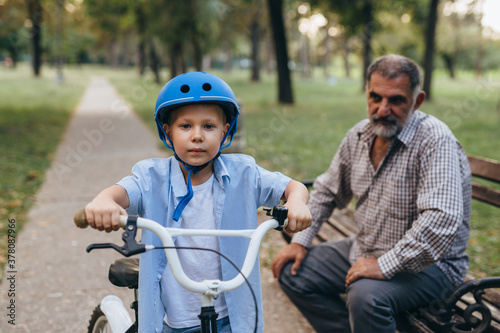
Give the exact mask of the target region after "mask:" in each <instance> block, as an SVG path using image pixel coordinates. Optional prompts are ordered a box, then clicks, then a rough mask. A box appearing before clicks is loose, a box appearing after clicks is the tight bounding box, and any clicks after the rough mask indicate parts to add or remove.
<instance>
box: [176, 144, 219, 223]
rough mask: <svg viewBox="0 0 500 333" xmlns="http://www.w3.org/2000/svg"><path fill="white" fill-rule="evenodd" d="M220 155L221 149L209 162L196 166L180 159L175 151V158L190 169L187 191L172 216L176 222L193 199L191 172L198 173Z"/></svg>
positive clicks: (185, 167)
mask: <svg viewBox="0 0 500 333" xmlns="http://www.w3.org/2000/svg"><path fill="white" fill-rule="evenodd" d="M219 156H220V150H219V152H218V153H217V155H215V157H214V158H212V159H211V160H210V161H208V162H207V163H205V164H202V165H196V166H195V165H190V164H187V163H185V162H184V161H183V160H181V159H180V157H179V156H178V155H177V153H176V152H175V151H174V157H175V159H176V160H178V161H179V162H181V163H182V166H183V167H184V169H186V170H187V171H188V175H187V182H186V183H187V184H186V187H187V193H186V195H185V196H183V197H182V198H181V199H180V201H179V203H178V204H177V207H175V210H174V215H173V216H172V219H173V220H174V221H176V222H177V221H179V218H180V217H181V214H182V211H183V210H184V208H186V206H187V204H188V203H189V201H191V199H192V198H193V195H194V192H193V186H192V185H191V174H192V173H194V174H195V175H196V174H197V173H198V172H200V171H201V170H203V169H204V168H206V167H207V166H208V165H209V164H210V162H212V161H213V160H215V159H216V158H218V157H219Z"/></svg>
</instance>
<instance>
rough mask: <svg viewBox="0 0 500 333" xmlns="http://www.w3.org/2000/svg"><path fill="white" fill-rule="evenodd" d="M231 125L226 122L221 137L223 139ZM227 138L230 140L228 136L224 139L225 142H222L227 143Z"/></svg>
mask: <svg viewBox="0 0 500 333" xmlns="http://www.w3.org/2000/svg"><path fill="white" fill-rule="evenodd" d="M230 126H231V125H230V124H229V123H226V124H225V125H224V129H223V130H222V137H221V140H222V139H223V138H224V136H225V135H226V133H227V131H229V127H230ZM227 140H228V138H227V137H226V140H224V142H222V144H226V142H227Z"/></svg>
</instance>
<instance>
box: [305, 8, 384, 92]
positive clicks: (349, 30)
mask: <svg viewBox="0 0 500 333" xmlns="http://www.w3.org/2000/svg"><path fill="white" fill-rule="evenodd" d="M311 3H312V4H314V5H317V6H320V7H322V8H324V9H327V10H329V11H332V12H334V13H336V14H337V16H338V18H339V24H340V25H341V26H342V27H343V33H344V38H345V41H348V40H349V39H350V38H351V37H353V36H357V37H358V38H361V41H362V58H363V72H362V73H363V77H362V82H363V87H362V88H363V89H364V86H365V80H366V70H367V68H368V66H369V65H370V63H371V61H372V55H373V51H372V47H371V41H372V38H373V35H374V32H375V29H376V28H377V22H376V21H375V16H374V11H375V8H374V2H373V0H312V1H311Z"/></svg>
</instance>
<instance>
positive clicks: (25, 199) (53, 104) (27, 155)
mask: <svg viewBox="0 0 500 333" xmlns="http://www.w3.org/2000/svg"><path fill="white" fill-rule="evenodd" d="M55 77H56V75H55V72H54V71H52V70H50V69H44V71H43V75H42V77H40V78H36V79H35V78H33V77H32V75H31V72H30V70H29V68H27V67H24V66H22V65H21V66H20V68H18V69H16V70H7V69H5V68H0V86H1V87H2V89H0V101H1V103H0V170H1V172H2V177H1V179H0V266H1V267H3V265H4V264H5V262H6V259H7V258H6V249H7V244H8V241H7V234H8V233H9V230H10V229H12V228H11V226H8V224H11V225H15V226H16V229H13V230H14V231H15V232H16V234H18V232H19V231H20V229H21V227H22V225H23V224H24V222H25V221H26V213H27V212H28V210H29V208H30V207H31V206H32V204H33V200H34V195H35V193H36V191H37V190H38V188H39V187H40V185H41V184H42V183H43V180H44V175H45V170H46V169H47V168H48V167H49V166H50V163H51V160H52V157H53V153H54V151H55V149H56V148H57V145H58V143H59V141H60V139H61V136H62V133H63V131H64V129H65V127H66V124H67V122H68V119H69V117H70V116H71V111H72V110H73V109H74V108H75V106H76V104H77V102H78V100H79V98H80V97H81V94H82V91H83V89H84V88H85V86H86V82H87V79H86V78H85V75H82V73H79V72H73V73H68V74H67V77H66V78H65V82H64V84H61V85H59V84H58V83H57V82H55V79H54V78H55ZM9 221H10V222H13V221H15V223H9ZM10 234H11V235H12V236H16V234H14V233H13V231H10ZM11 240H13V238H11ZM2 272H3V270H2ZM0 277H1V276H0Z"/></svg>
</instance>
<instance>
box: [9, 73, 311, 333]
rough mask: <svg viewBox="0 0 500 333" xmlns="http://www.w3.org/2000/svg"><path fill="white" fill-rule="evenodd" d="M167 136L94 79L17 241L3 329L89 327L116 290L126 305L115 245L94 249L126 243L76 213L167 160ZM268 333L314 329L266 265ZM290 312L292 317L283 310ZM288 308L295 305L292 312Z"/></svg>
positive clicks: (127, 293) (76, 329)
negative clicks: (136, 171) (91, 247)
mask: <svg viewBox="0 0 500 333" xmlns="http://www.w3.org/2000/svg"><path fill="white" fill-rule="evenodd" d="M159 142H160V141H159V140H158V139H157V138H156V136H155V135H153V133H152V132H151V131H149V130H148V129H147V128H146V127H145V126H144V124H143V123H142V122H141V121H140V120H139V119H138V118H137V116H136V115H135V114H134V113H133V112H131V110H130V109H129V107H128V106H127V104H126V103H125V102H123V100H122V99H121V98H120V97H119V96H118V95H117V93H116V91H115V90H114V89H113V87H112V86H111V85H110V84H109V83H108V81H107V80H105V79H103V78H94V79H93V80H92V81H91V83H90V85H89V86H88V88H87V90H86V91H85V94H84V96H83V98H82V101H81V103H80V104H79V106H78V107H77V109H76V111H75V114H74V116H73V118H72V120H71V122H70V124H69V125H68V128H67V130H66V133H65V136H64V139H63V141H62V143H61V144H60V146H59V148H58V151H57V153H56V156H55V159H54V162H53V165H52V167H51V169H50V170H49V171H48V172H47V175H46V182H45V183H44V185H43V186H42V187H41V189H40V191H39V193H38V194H37V198H36V203H35V205H34V207H33V209H32V210H31V211H30V213H29V222H28V223H27V224H26V225H25V227H24V229H23V231H22V233H21V234H20V235H19V236H18V238H17V241H16V247H17V248H16V249H17V262H16V266H17V267H16V272H17V273H15V278H16V296H15V298H14V300H15V305H16V317H15V324H16V325H15V326H13V325H10V324H8V322H7V321H8V320H9V318H7V319H6V313H7V311H8V310H7V309H6V308H7V306H8V304H9V302H10V300H11V298H7V293H6V292H5V291H6V290H8V289H9V288H8V287H9V286H8V283H9V281H8V280H7V279H6V278H7V277H8V276H9V274H8V273H5V274H4V277H5V278H4V281H3V284H2V285H1V286H0V287H1V288H0V289H1V291H2V292H1V296H0V307H1V309H2V310H1V311H0V312H1V313H2V316H1V320H0V332H11V331H13V332H14V331H15V332H18V331H19V332H37V333H39V332H51V333H52V332H82V333H83V332H86V327H87V324H88V320H89V318H90V314H91V311H92V309H93V308H94V307H95V306H96V305H97V304H98V303H99V302H100V300H101V299H102V298H103V297H104V296H106V295H108V294H115V295H118V296H119V297H120V298H122V300H123V301H124V303H125V304H126V305H128V304H129V303H130V302H131V301H132V298H133V297H132V293H131V292H130V291H129V290H128V289H123V288H116V287H114V286H112V285H111V283H109V281H108V279H107V274H108V267H109V264H110V263H111V262H112V261H113V260H115V259H116V258H118V257H119V255H118V254H115V252H114V251H112V250H107V251H103V250H101V251H99V250H97V251H93V252H91V253H90V254H87V253H86V252H85V248H86V247H87V245H88V244H90V243H98V242H110V241H111V242H114V243H117V244H122V241H121V233H111V234H106V233H104V232H97V231H95V230H93V229H90V228H89V229H84V230H81V229H77V228H76V227H74V225H73V223H72V218H73V215H74V213H75V212H76V211H77V210H78V209H79V208H82V207H84V206H85V204H86V203H87V202H89V201H90V200H91V199H92V198H93V197H94V196H95V195H96V194H97V193H98V192H99V191H100V190H102V189H103V188H104V187H107V186H109V185H110V184H113V183H114V182H116V181H118V180H119V179H121V178H122V177H123V176H125V175H128V174H130V170H131V168H132V166H133V165H134V164H135V162H136V161H139V160H141V159H144V158H149V157H165V156H167V154H166V152H164V151H161V150H160V149H159V147H160V146H159ZM263 282H264V288H265V289H266V290H267V289H269V290H272V291H273V292H272V293H269V292H265V293H264V295H265V299H264V304H265V312H266V315H265V316H266V318H265V320H266V332H269V333H279V332H285V331H295V332H308V331H311V330H310V328H309V327H308V326H307V324H305V323H304V319H303V318H301V316H300V314H298V313H297V311H296V310H295V308H293V306H291V305H290V304H289V303H288V300H287V299H286V297H285V296H284V295H283V294H282V293H281V291H280V290H279V287H278V286H277V285H276V282H275V281H273V279H272V278H271V275H270V272H269V271H266V270H263ZM276 309H285V311H284V315H277V313H281V311H277V310H276ZM286 309H291V310H290V311H287V310H286Z"/></svg>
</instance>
